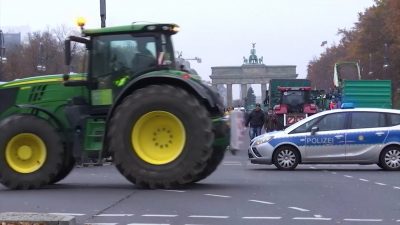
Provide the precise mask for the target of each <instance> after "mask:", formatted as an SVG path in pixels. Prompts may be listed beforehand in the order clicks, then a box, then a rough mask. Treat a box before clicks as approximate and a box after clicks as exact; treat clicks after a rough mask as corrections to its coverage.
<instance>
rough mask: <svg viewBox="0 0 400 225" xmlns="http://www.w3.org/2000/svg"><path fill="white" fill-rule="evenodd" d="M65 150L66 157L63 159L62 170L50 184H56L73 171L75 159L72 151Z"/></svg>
mask: <svg viewBox="0 0 400 225" xmlns="http://www.w3.org/2000/svg"><path fill="white" fill-rule="evenodd" d="M67 151H68V150H66V152H65V157H64V160H63V164H62V166H61V170H60V172H59V173H58V174H57V175H56V176H55V177H54V179H52V180H51V181H50V184H55V183H57V182H59V181H61V180H63V179H64V178H65V177H67V176H68V175H69V174H70V173H71V171H72V170H73V169H74V167H75V159H74V157H72V154H71V153H68V152H67Z"/></svg>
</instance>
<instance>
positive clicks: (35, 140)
mask: <svg viewBox="0 0 400 225" xmlns="http://www.w3.org/2000/svg"><path fill="white" fill-rule="evenodd" d="M5 153H6V161H7V163H8V165H9V166H10V167H11V168H12V169H13V170H15V171H16V172H19V173H33V172H35V171H37V170H38V169H40V168H41V167H42V166H43V164H44V162H45V161H46V156H47V149H46V145H45V144H44V142H43V140H42V139H41V138H40V137H38V136H37V135H35V134H32V133H21V134H18V135H16V136H14V137H13V138H11V140H10V141H9V142H8V143H7V146H6V152H5Z"/></svg>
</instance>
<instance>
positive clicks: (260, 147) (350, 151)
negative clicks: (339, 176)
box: [248, 108, 400, 170]
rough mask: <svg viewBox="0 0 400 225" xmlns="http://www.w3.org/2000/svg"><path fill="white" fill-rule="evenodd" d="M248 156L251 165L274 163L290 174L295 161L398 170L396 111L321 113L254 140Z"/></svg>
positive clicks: (399, 112)
mask: <svg viewBox="0 0 400 225" xmlns="http://www.w3.org/2000/svg"><path fill="white" fill-rule="evenodd" d="M248 155H249V158H250V161H251V162H252V163H254V164H274V165H275V166H276V167H277V168H278V169H281V170H293V169H294V168H296V166H297V165H298V164H299V163H304V164H311V163H320V164H324V163H329V164H343V163H346V164H347V163H353V164H377V165H378V166H379V167H381V168H382V169H385V170H400V110H394V109H375V108H358V109H335V110H329V111H324V112H320V113H317V114H315V115H312V116H310V117H307V118H305V119H303V120H301V121H299V122H297V123H295V124H293V125H292V126H290V127H288V128H286V129H285V130H283V131H275V132H269V133H265V134H263V135H260V136H258V137H256V138H254V139H253V140H251V143H250V147H249V150H248Z"/></svg>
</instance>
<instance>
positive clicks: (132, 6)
mask: <svg viewBox="0 0 400 225" xmlns="http://www.w3.org/2000/svg"><path fill="white" fill-rule="evenodd" d="M373 4H374V1H373V0H252V1H244V0H197V1H192V0H107V22H106V23H107V26H113V25H125V24H130V23H131V22H133V21H151V22H172V23H176V24H178V25H179V26H180V27H181V32H179V33H178V34H177V35H175V37H174V41H175V50H177V51H182V52H183V57H184V58H194V57H200V58H201V59H202V63H197V62H195V61H193V62H192V63H191V65H192V67H193V68H194V69H196V70H197V71H198V73H199V74H200V75H201V76H202V78H203V79H205V80H210V78H209V75H211V67H213V66H240V65H241V64H242V63H243V56H246V57H248V56H249V54H250V49H251V43H253V42H254V43H256V50H257V55H258V56H259V57H260V56H263V59H264V64H266V65H296V66H297V73H298V74H299V78H305V77H306V75H307V64H308V62H309V61H310V60H312V59H313V58H315V57H318V56H319V55H320V53H321V52H323V51H324V48H325V47H321V46H320V45H321V42H322V41H328V45H327V46H330V45H332V44H333V43H335V42H336V43H337V42H338V41H339V39H340V37H339V36H337V31H338V29H339V28H347V29H350V28H351V27H353V26H354V23H355V22H356V21H357V19H358V13H359V12H364V11H365V9H366V8H368V7H370V6H372V5H373ZM78 16H83V17H85V18H86V19H87V25H86V27H87V28H94V27H99V26H100V16H99V0H64V1H60V0H57V1H55V0H0V29H3V30H4V31H6V32H7V31H18V30H17V29H19V27H26V28H28V29H30V31H37V30H44V29H46V27H51V28H53V27H57V26H59V25H61V24H65V25H67V26H71V27H73V26H75V21H76V18H77V17H78ZM237 95H238V94H237V93H234V96H237Z"/></svg>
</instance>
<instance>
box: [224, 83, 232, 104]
mask: <svg viewBox="0 0 400 225" xmlns="http://www.w3.org/2000/svg"><path fill="white" fill-rule="evenodd" d="M226 102H227V104H228V105H227V106H233V105H232V104H233V99H232V84H226Z"/></svg>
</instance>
